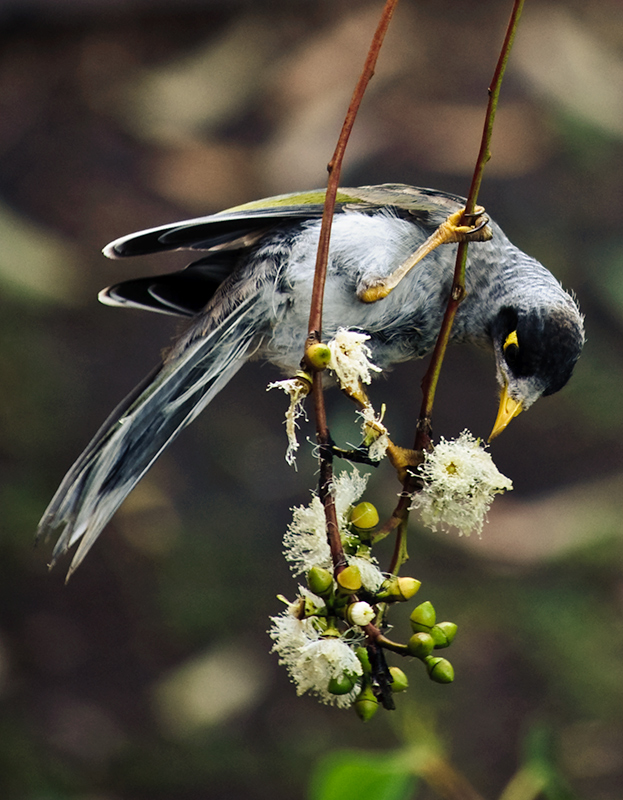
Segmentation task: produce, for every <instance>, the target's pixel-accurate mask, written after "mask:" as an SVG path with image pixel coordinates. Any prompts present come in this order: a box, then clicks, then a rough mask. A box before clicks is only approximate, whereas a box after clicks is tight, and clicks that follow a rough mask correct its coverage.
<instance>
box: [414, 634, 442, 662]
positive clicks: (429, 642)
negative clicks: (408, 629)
mask: <svg viewBox="0 0 623 800" xmlns="http://www.w3.org/2000/svg"><path fill="white" fill-rule="evenodd" d="M434 646H435V642H434V641H433V637H432V636H431V635H430V633H423V632H420V633H414V634H413V636H412V637H411V638H410V639H409V641H408V642H407V648H408V650H409V653H411V655H412V656H415V657H416V658H422V659H424V658H427V657H428V656H430V654H431V653H432V652H433V648H434Z"/></svg>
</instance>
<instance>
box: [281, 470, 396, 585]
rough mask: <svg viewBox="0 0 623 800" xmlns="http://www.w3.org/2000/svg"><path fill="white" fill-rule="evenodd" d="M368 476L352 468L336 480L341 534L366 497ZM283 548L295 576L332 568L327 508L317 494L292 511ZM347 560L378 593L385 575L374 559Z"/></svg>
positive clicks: (348, 557) (359, 557) (348, 558)
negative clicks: (315, 568)
mask: <svg viewBox="0 0 623 800" xmlns="http://www.w3.org/2000/svg"><path fill="white" fill-rule="evenodd" d="M368 477H369V476H368V475H362V474H361V473H360V472H359V470H357V469H355V468H353V469H352V470H351V471H350V472H346V471H344V472H341V473H340V475H339V476H338V477H337V478H336V480H335V481H334V484H333V491H334V495H335V510H336V513H337V521H338V526H339V528H340V531H342V530H344V529H345V528H346V526H347V524H348V514H349V511H350V508H351V506H353V505H354V504H355V503H356V502H357V501H358V500H359V498H360V497H361V495H362V494H363V492H364V490H365V488H366V485H367V483H368ZM283 546H284V550H283V552H284V555H285V557H286V560H287V561H289V562H290V565H291V567H292V571H293V573H294V574H295V575H302V574H304V573H307V572H308V571H309V570H310V569H311V568H312V567H322V568H324V569H329V570H332V569H333V564H332V561H331V550H330V549H329V543H328V541H327V528H326V518H325V513H324V507H323V505H322V502H321V501H320V498H319V497H318V496H317V495H314V496H313V497H312V500H311V503H310V504H309V505H307V506H299V507H298V508H293V509H292V522H291V523H290V524H289V525H288V529H287V531H286V533H285V536H284V537H283ZM347 560H348V563H349V564H355V565H356V566H357V567H358V568H359V571H360V574H361V580H362V583H363V586H364V587H365V588H366V589H367V590H368V591H371V592H375V591H377V589H378V588H379V586H380V585H381V583H383V580H384V576H383V575H382V573H381V572H380V571H379V569H378V567H377V566H376V562H375V560H374V559H373V558H372V557H370V558H364V557H362V556H347Z"/></svg>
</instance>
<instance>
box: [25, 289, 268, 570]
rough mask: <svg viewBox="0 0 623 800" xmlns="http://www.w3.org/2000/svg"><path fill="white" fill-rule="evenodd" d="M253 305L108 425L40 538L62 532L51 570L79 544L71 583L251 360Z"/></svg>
mask: <svg viewBox="0 0 623 800" xmlns="http://www.w3.org/2000/svg"><path fill="white" fill-rule="evenodd" d="M254 302H255V297H249V298H247V299H246V300H244V301H242V302H241V303H240V305H239V306H238V307H237V308H236V309H235V310H234V311H233V312H232V314H230V316H229V317H227V318H226V319H225V320H224V321H223V322H222V323H221V324H220V325H219V326H217V327H215V328H214V329H213V330H212V331H211V332H209V333H208V334H207V335H205V336H203V337H201V338H197V339H195V340H194V341H193V342H191V343H190V345H189V346H188V347H187V348H186V349H184V350H183V351H182V352H181V353H180V354H177V355H174V356H173V357H172V358H171V359H170V360H167V361H165V363H164V364H163V365H162V367H160V368H158V369H157V370H155V371H154V372H152V373H151V374H150V375H149V376H148V377H147V378H146V379H145V380H144V381H143V383H142V384H141V385H140V386H139V387H137V389H135V390H134V391H133V392H132V393H131V395H129V397H128V398H126V400H124V402H123V403H122V404H121V405H120V406H118V407H117V409H115V412H114V413H113V414H112V415H111V416H110V417H109V418H108V419H107V420H106V422H105V423H104V425H103V426H102V427H101V428H100V430H99V431H98V432H97V434H96V435H95V437H94V439H93V440H92V442H91V443H90V444H89V446H88V447H87V449H86V450H85V451H84V453H83V454H82V455H81V456H80V458H79V459H78V460H77V461H76V463H75V464H74V466H73V467H72V468H71V470H70V471H69V473H68V474H67V476H66V477H65V479H64V481H63V483H62V484H61V486H60V487H59V489H58V491H57V492H56V494H55V496H54V498H53V499H52V501H51V503H50V505H49V507H48V509H47V510H46V512H45V514H44V515H43V518H42V520H41V522H40V523H39V529H38V533H37V536H38V537H40V536H43V535H47V534H48V533H49V532H50V531H51V530H53V529H54V528H57V527H59V526H60V525H64V526H65V527H64V530H63V532H62V534H61V536H60V537H59V540H58V542H57V543H56V546H55V548H54V551H53V554H52V564H54V563H55V562H56V561H57V559H58V558H59V557H60V556H61V555H62V554H63V553H65V552H66V551H67V550H68V549H69V548H70V547H71V546H72V545H74V544H75V543H76V542H78V541H79V540H82V541H81V542H80V546H79V548H78V550H77V551H76V554H75V555H74V558H73V561H72V563H71V566H70V570H69V573H68V576H67V577H68V578H69V576H70V575H71V573H72V572H73V571H74V570H75V569H76V568H77V567H78V565H79V564H80V562H81V561H82V560H83V558H84V557H85V555H86V554H87V552H88V550H89V549H90V547H91V546H92V545H93V543H94V542H95V540H96V539H97V537H98V536H99V534H100V533H101V531H102V529H103V528H104V526H105V525H106V523H107V522H108V521H109V519H110V518H111V516H112V515H113V514H114V513H115V511H116V510H117V508H118V507H119V506H120V505H121V503H122V502H123V500H124V499H125V498H126V496H127V495H128V494H129V492H130V491H131V490H132V488H133V487H134V486H135V485H136V483H137V482H138V481H139V480H140V479H141V477H142V476H143V475H144V474H145V472H147V470H148V469H149V467H150V466H151V465H152V464H153V462H154V461H155V460H156V459H157V458H158V456H159V455H160V453H161V452H162V451H163V450H164V448H165V447H166V446H167V445H168V444H169V443H170V442H171V441H172V440H173V439H174V438H175V437H176V436H177V435H178V433H179V432H180V431H181V430H182V429H183V428H185V427H186V425H188V424H189V423H190V422H192V421H193V420H194V419H195V417H196V416H197V415H198V414H199V413H200V412H201V411H202V410H203V409H204V408H205V406H206V405H207V404H208V403H209V402H210V400H212V398H213V397H214V396H215V395H216V394H217V393H218V392H219V391H220V390H221V388H222V387H223V386H224V385H225V384H226V383H227V382H228V381H229V380H230V379H231V377H232V376H233V375H234V374H235V372H236V371H237V370H238V369H239V368H240V367H241V366H242V364H243V363H244V361H245V359H246V358H247V357H248V354H249V350H250V348H251V346H252V345H253V342H254V339H255V338H256V329H257V320H256V319H255V315H254V313H253V305H254Z"/></svg>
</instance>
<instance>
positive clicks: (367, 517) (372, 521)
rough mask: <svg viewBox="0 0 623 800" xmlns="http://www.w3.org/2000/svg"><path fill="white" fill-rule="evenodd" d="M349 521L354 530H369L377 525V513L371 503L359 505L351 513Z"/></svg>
mask: <svg viewBox="0 0 623 800" xmlns="http://www.w3.org/2000/svg"><path fill="white" fill-rule="evenodd" d="M350 521H351V522H352V524H353V525H354V526H355V527H356V528H361V529H362V530H369V529H370V528H374V527H375V525H378V524H379V512H378V511H377V510H376V508H375V507H374V506H373V505H372V503H359V505H356V506H355V507H354V508H353V510H352V511H351V513H350Z"/></svg>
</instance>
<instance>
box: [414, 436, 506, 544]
mask: <svg viewBox="0 0 623 800" xmlns="http://www.w3.org/2000/svg"><path fill="white" fill-rule="evenodd" d="M418 474H419V476H420V477H421V478H422V479H423V481H424V485H423V488H422V490H421V491H420V492H418V493H416V494H415V495H414V496H413V501H412V505H411V508H412V509H417V510H418V511H419V513H420V517H421V519H422V522H423V523H424V525H426V526H427V527H429V528H430V529H431V530H434V531H435V530H443V531H446V532H447V531H449V530H450V529H451V528H456V529H458V531H459V534H460V535H461V536H463V535H465V536H469V535H470V533H472V531H475V532H476V533H477V534H478V535H480V534H481V532H482V527H483V523H484V521H485V518H486V515H487V511H488V510H489V507H490V505H491V503H492V502H493V499H494V497H495V495H496V494H501V493H502V492H504V491H507V490H510V489H512V488H513V484H512V481H510V480H509V479H508V478H507V477H506V476H505V475H502V473H501V472H499V470H498V469H497V467H496V466H495V464H494V463H493V460H492V458H491V456H490V455H489V453H488V452H487V451H486V449H485V447H484V446H483V445H482V444H481V442H480V440H479V439H475V438H474V437H473V436H472V434H471V433H470V432H469V431H463V433H462V434H461V435H460V436H459V438H458V439H455V440H452V441H446V440H445V439H444V438H443V437H442V439H441V441H440V442H439V444H438V445H437V446H436V447H435V448H434V450H433V451H432V452H430V453H426V454H425V460H424V463H423V464H422V465H421V466H420V467H419V470H418Z"/></svg>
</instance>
